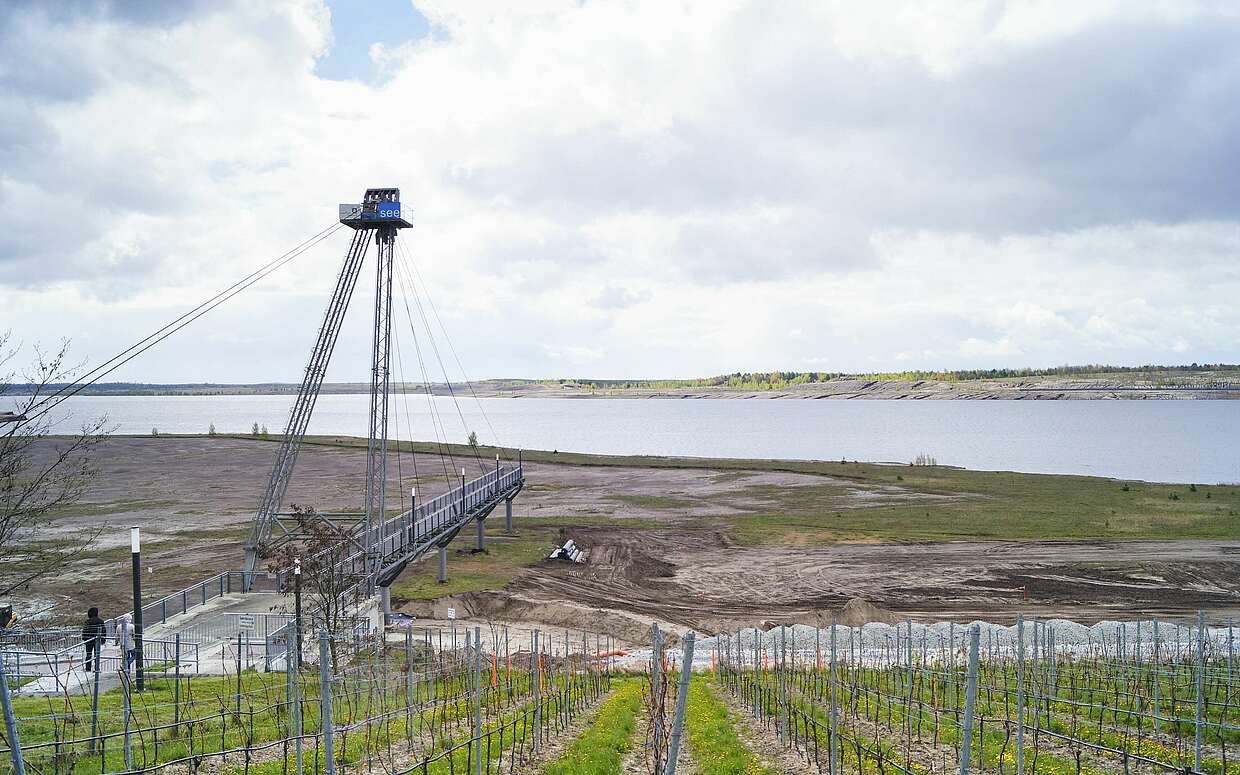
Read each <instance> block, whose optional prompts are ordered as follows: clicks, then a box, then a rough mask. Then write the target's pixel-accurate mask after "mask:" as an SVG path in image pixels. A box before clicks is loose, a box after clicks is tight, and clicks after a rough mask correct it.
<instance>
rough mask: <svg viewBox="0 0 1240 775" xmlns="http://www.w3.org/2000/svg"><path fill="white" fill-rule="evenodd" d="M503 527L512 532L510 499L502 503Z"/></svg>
mask: <svg viewBox="0 0 1240 775" xmlns="http://www.w3.org/2000/svg"><path fill="white" fill-rule="evenodd" d="M504 527H505V529H507V530H508V532H509V533H511V532H512V498H509V499H508V500H506V501H504Z"/></svg>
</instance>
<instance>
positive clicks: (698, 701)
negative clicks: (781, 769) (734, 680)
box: [685, 676, 775, 775]
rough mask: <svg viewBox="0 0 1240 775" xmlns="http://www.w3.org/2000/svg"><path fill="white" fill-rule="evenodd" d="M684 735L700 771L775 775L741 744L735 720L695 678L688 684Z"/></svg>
mask: <svg viewBox="0 0 1240 775" xmlns="http://www.w3.org/2000/svg"><path fill="white" fill-rule="evenodd" d="M685 734H686V736H687V737H688V738H689V748H690V750H692V751H693V760H694V762H695V763H696V764H697V769H698V771H700V772H709V773H711V775H775V773H774V770H772V769H770V768H768V767H764V766H762V763H761V762H759V761H758V757H757V756H754V754H753V752H752V751H750V750H749V748H747V747H746V746H745V744H744V743H742V742H741V739H740V738H739V737H738V736H737V734H736V727H735V725H734V724H733V721H732V717H731V715H730V714H729V713H728V708H727V706H725V705H724V704H723V703H722V702H721V701H720V700H719V698H718V697H717V696H715V692H714V690H713V689H711V687H710V686H709V685H708V684H707V679H706V678H704V677H701V676H697V677H694V678H693V680H692V681H690V683H689V703H688V705H687V707H686V710H685Z"/></svg>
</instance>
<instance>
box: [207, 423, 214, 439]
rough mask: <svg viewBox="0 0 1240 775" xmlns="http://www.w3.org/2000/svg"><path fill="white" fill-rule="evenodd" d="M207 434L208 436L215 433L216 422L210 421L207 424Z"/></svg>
mask: <svg viewBox="0 0 1240 775" xmlns="http://www.w3.org/2000/svg"><path fill="white" fill-rule="evenodd" d="M207 435H208V436H214V435H215V423H210V424H208V425H207Z"/></svg>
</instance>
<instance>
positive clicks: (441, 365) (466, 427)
mask: <svg viewBox="0 0 1240 775" xmlns="http://www.w3.org/2000/svg"><path fill="white" fill-rule="evenodd" d="M402 268H403V270H404V272H405V275H406V277H408V282H409V289H410V290H411V291H412V293H413V300H414V303H415V304H416V305H417V308H418V316H419V317H420V318H421V319H422V325H423V327H424V328H425V330H426V335H427V337H428V338H429V339H430V342H431V349H432V350H433V351H434V353H435V359H436V360H437V361H438V362H439V370H440V371H441V372H443V378H444V384H445V385H447V387H448V395H449V396H451V398H452V405H453V408H455V409H456V414H457V417H458V418H460V421H461V427H462V428H463V429H464V430H465V431H466V432H468V431H469V424H468V423H466V422H465V414H464V413H463V412H462V411H461V405H460V402H458V401H457V400H456V391H455V390H454V389H453V388H452V381H451V380H450V379H448V370H447V369H446V368H445V367H444V363H443V358H442V357H441V356H440V354H439V345H438V344H437V343H436V342H435V334H434V331H433V330H432V329H431V325H430V321H429V320H428V319H427V317H426V309H425V308H424V307H423V305H422V299H421V296H420V295H419V293H418V289H417V285H415V284H414V281H413V276H412V275H410V274H409V271H408V267H403V266H402ZM403 288H404V286H403V282H402V290H403ZM406 299H407V295H406ZM406 305H407V302H406ZM423 378H424V379H427V386H428V390H429V379H428V378H427V375H426V373H425V370H424V371H423ZM440 424H441V426H442V427H443V434H444V439H445V440H446V439H447V436H448V426H447V424H445V423H443V421H442V420H440ZM473 456H474V461H475V462H476V463H477V465H478V470H479V471H482V472H483V473H485V472H486V471H487V467H486V466H484V465H483V464H482V457H481V455H479V454H478V450H477V449H476V448H475V449H474V450H473ZM453 465H454V467H455V459H454V460H453Z"/></svg>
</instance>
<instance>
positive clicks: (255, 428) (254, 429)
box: [250, 423, 258, 436]
mask: <svg viewBox="0 0 1240 775" xmlns="http://www.w3.org/2000/svg"><path fill="white" fill-rule="evenodd" d="M250 435H251V436H257V435H258V423H254V424H253V425H251V426H250Z"/></svg>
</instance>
